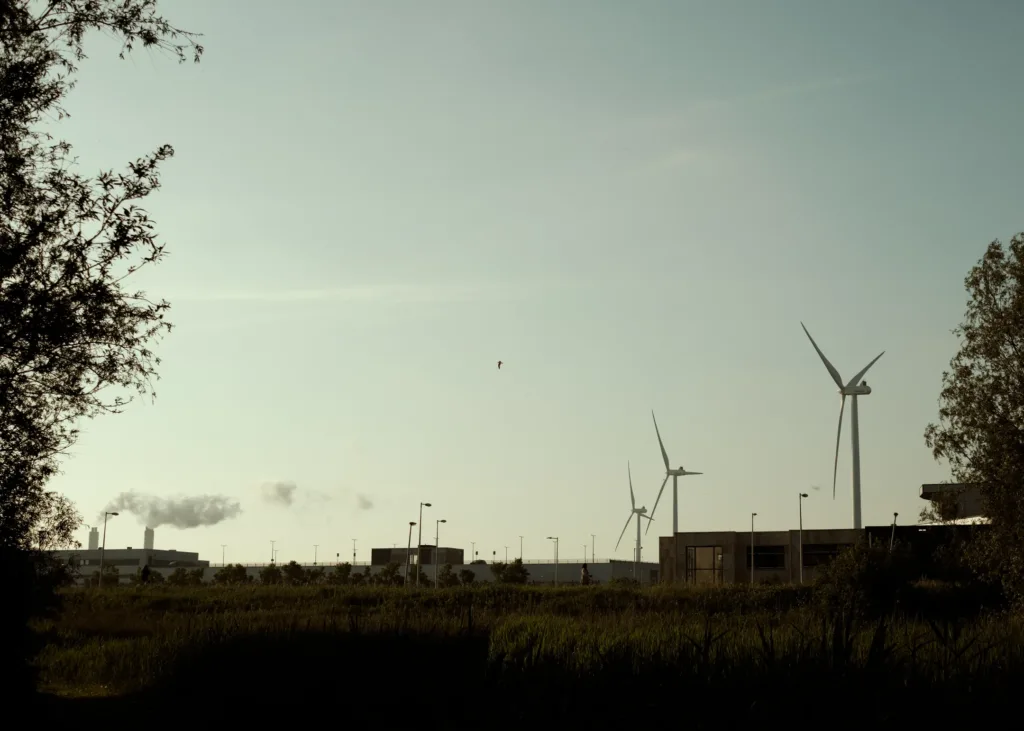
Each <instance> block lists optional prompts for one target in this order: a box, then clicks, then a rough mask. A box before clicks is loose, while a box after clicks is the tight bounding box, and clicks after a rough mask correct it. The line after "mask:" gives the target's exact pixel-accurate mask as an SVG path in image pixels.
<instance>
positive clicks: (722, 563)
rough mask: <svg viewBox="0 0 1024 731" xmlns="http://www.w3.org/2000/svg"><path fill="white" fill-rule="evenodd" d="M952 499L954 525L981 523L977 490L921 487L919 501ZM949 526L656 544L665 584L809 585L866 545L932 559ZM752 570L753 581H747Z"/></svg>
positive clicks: (720, 535) (728, 534) (717, 536)
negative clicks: (904, 549)
mask: <svg viewBox="0 0 1024 731" xmlns="http://www.w3.org/2000/svg"><path fill="white" fill-rule="evenodd" d="M948 495H954V496H955V498H956V515H957V517H958V518H959V519H960V520H959V521H956V522H968V521H969V522H974V523H977V522H984V518H983V517H982V509H983V503H982V499H981V495H980V492H979V490H978V489H977V487H976V486H972V485H956V484H950V485H922V486H921V497H922V498H923V499H925V500H929V501H932V502H937V501H940V500H943V499H945V496H948ZM950 529H951V526H948V525H921V524H919V525H905V526H897V525H883V526H870V527H867V528H863V529H861V530H855V529H852V528H838V529H830V530H808V529H804V530H803V532H802V535H801V531H799V530H789V531H758V532H754V533H753V534H752V533H751V532H750V531H723V532H709V533H677V534H676V535H674V536H664V537H662V538H661V539H660V540H659V558H660V565H661V576H662V580H663V581H665V582H672V583H686V584H734V583H749V582H750V581H751V580H753V581H754V582H755V583H761V582H769V583H782V582H785V583H799V581H800V578H801V566H802V567H803V581H804V582H805V583H806V582H810V581H813V580H814V578H815V576H816V575H817V574H818V572H819V571H820V570H821V567H822V566H824V565H825V564H827V563H828V562H829V561H831V560H832V559H833V558H834V557H835V556H837V555H839V553H840V551H842V550H843V549H845V548H848V547H851V546H853V545H854V544H856V543H858V542H860V541H865V542H867V543H868V545H889V543H890V541H899V542H900V543H901V544H904V545H909V546H911V549H912V550H914V551H915V552H918V553H920V555H931V554H932V553H933V552H934V549H935V547H936V546H938V544H939V542H940V541H941V540H942V538H943V535H944V533H945V532H946V531H948V530H950ZM751 566H753V576H751Z"/></svg>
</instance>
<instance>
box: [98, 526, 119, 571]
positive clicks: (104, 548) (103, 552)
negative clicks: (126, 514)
mask: <svg viewBox="0 0 1024 731" xmlns="http://www.w3.org/2000/svg"><path fill="white" fill-rule="evenodd" d="M110 515H113V516H115V517H116V516H117V513H103V546H102V547H101V548H100V583H99V586H101V587H102V586H103V562H104V559H106V557H107V516H110Z"/></svg>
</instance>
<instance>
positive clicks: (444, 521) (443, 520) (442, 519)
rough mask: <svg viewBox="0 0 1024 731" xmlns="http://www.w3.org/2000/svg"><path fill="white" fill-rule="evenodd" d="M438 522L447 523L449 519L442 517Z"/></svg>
mask: <svg viewBox="0 0 1024 731" xmlns="http://www.w3.org/2000/svg"><path fill="white" fill-rule="evenodd" d="M437 522H438V523H447V522H448V521H447V520H445V519H444V518H441V520H439V521H437Z"/></svg>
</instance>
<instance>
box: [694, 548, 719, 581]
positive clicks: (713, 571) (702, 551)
mask: <svg viewBox="0 0 1024 731" xmlns="http://www.w3.org/2000/svg"><path fill="white" fill-rule="evenodd" d="M686 581H687V583H689V584H721V583H722V547H721V546H687V547H686Z"/></svg>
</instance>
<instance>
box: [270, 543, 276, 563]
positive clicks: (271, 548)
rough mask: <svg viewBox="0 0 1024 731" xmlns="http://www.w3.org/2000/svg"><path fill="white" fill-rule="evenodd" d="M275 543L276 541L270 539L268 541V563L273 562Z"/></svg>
mask: <svg viewBox="0 0 1024 731" xmlns="http://www.w3.org/2000/svg"><path fill="white" fill-rule="evenodd" d="M275 543H277V541H271V542H270V563H274V544H275Z"/></svg>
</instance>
